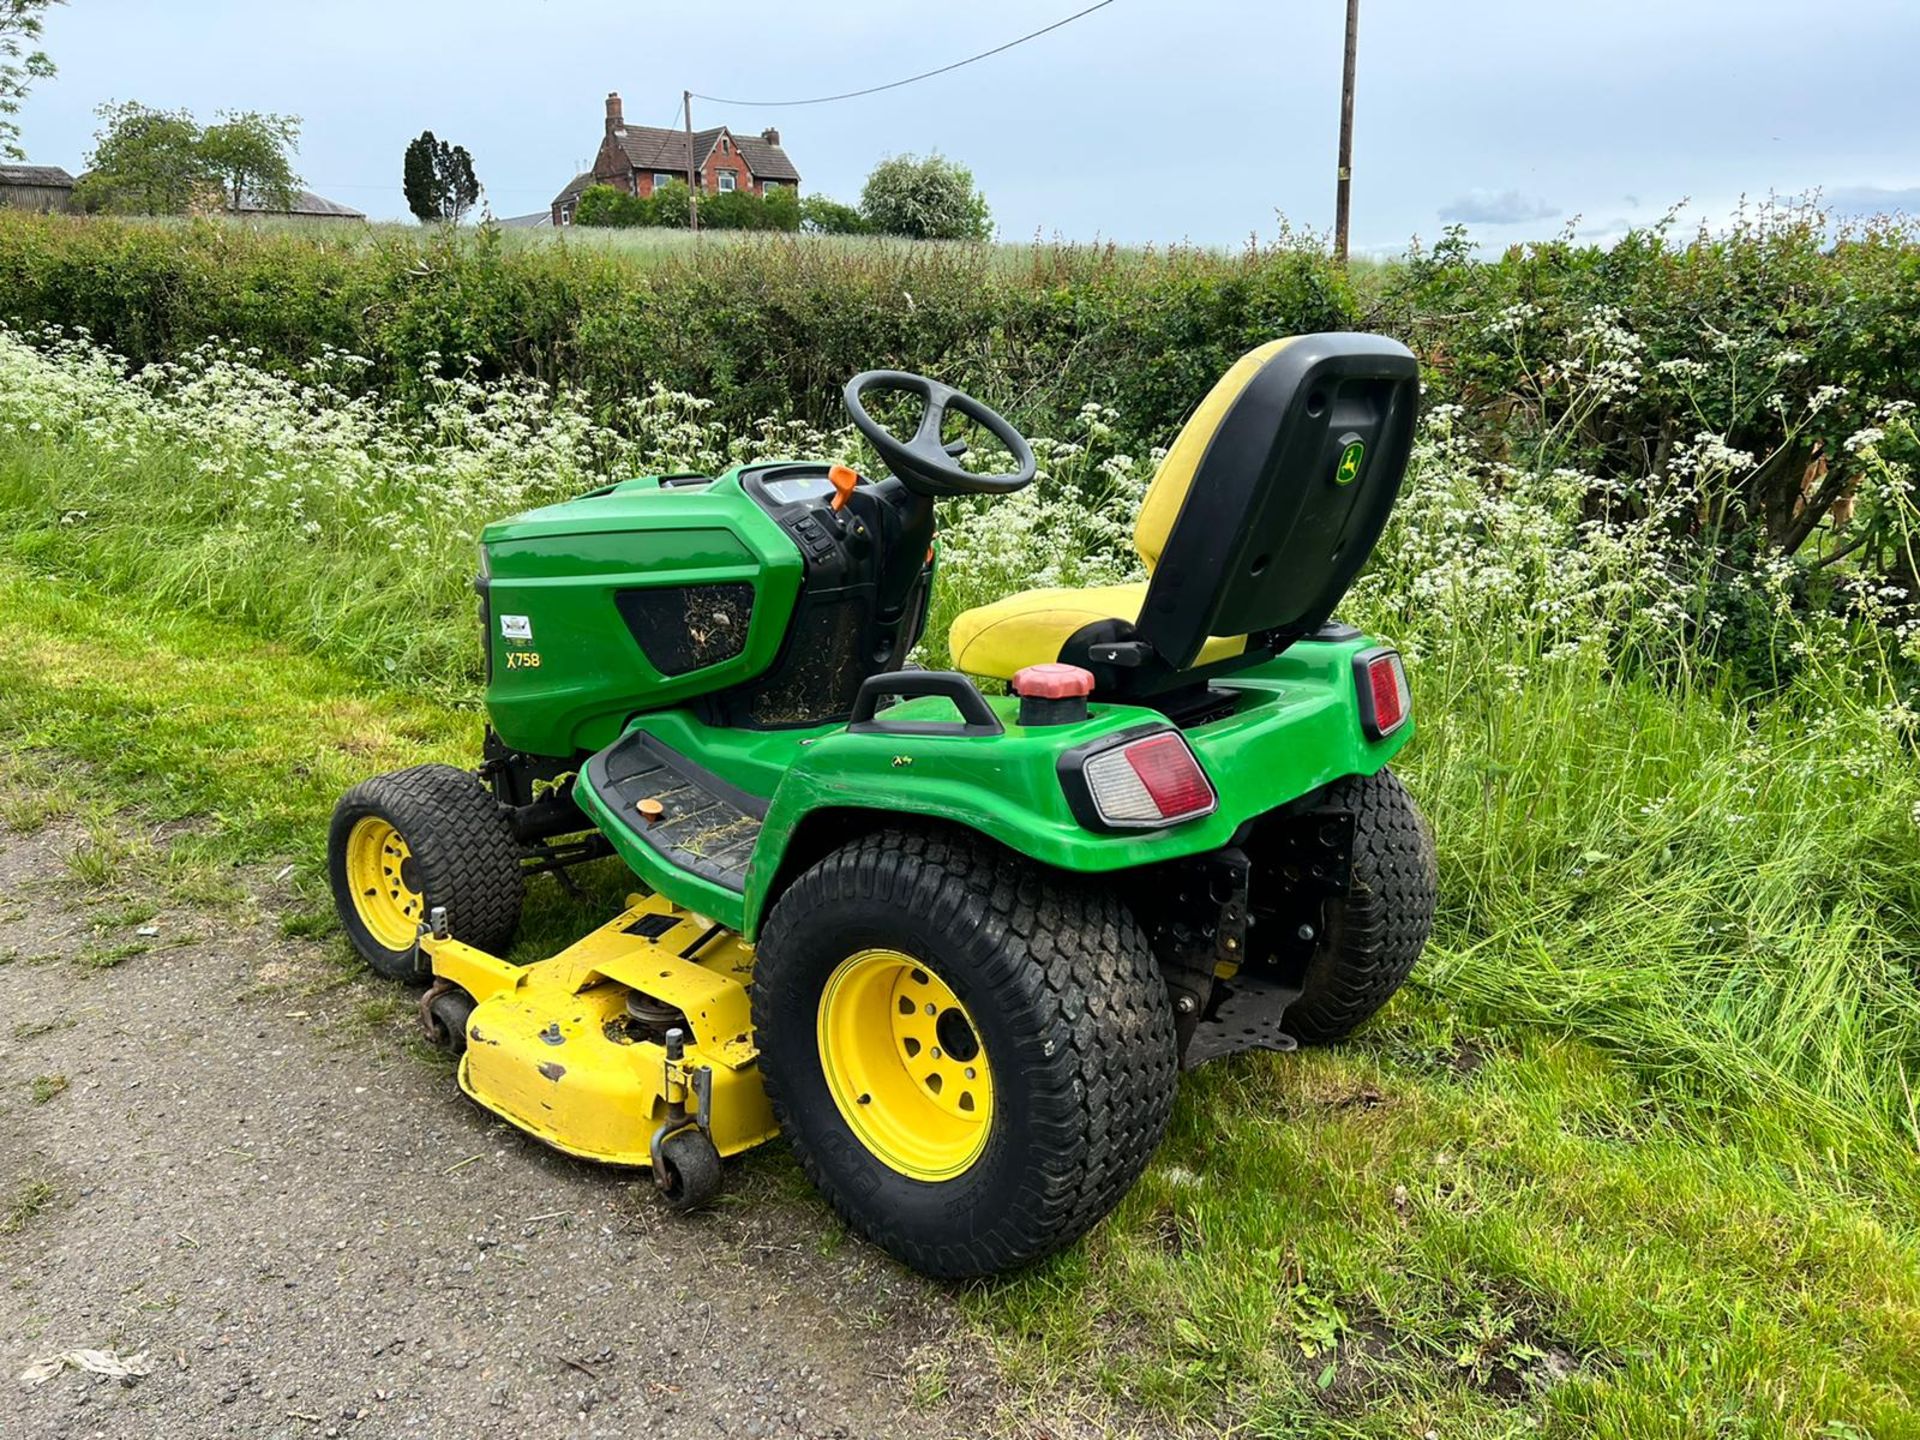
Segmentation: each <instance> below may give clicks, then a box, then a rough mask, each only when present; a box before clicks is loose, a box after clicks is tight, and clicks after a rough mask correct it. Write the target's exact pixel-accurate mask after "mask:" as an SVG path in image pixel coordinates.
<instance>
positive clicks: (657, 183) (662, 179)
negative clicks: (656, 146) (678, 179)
mask: <svg viewBox="0 0 1920 1440" xmlns="http://www.w3.org/2000/svg"><path fill="white" fill-rule="evenodd" d="M672 183H673V176H671V175H669V174H668V173H667V172H666V171H664V170H656V171H654V172H653V188H654V189H656V190H658V189H659V188H660V187H661V186H662V185H671V184H672Z"/></svg>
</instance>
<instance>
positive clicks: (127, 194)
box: [74, 100, 219, 215]
mask: <svg viewBox="0 0 1920 1440" xmlns="http://www.w3.org/2000/svg"><path fill="white" fill-rule="evenodd" d="M93 113H94V114H96V115H98V116H99V117H100V119H101V120H102V122H104V123H102V125H101V127H100V128H99V129H98V130H96V131H94V134H93V152H92V153H91V154H90V155H88V156H87V174H86V176H85V178H84V179H82V180H81V182H80V184H79V185H78V186H76V187H75V191H74V198H75V199H76V200H77V201H79V202H80V204H82V205H83V206H84V207H85V208H87V209H89V210H112V211H117V212H120V213H122V214H134V215H178V214H180V213H181V212H182V211H184V210H186V209H187V208H188V207H189V206H190V205H192V204H193V203H194V201H195V200H196V199H197V198H199V197H200V196H202V195H203V194H204V193H205V191H206V190H207V188H208V186H209V185H211V184H217V183H218V179H219V177H218V176H216V175H215V174H214V172H213V171H212V170H211V169H210V168H209V167H208V164H207V157H206V155H205V154H204V153H203V152H202V150H201V148H200V127H199V126H198V125H197V124H195V123H194V119H193V116H192V115H190V114H189V113H188V112H187V111H185V110H155V109H153V108H151V107H149V106H146V105H142V104H141V103H140V102H139V101H137V100H128V101H125V102H123V103H116V102H114V101H112V100H109V101H108V102H107V103H106V104H104V105H102V106H100V107H99V108H98V109H96V110H95V111H94V112H93Z"/></svg>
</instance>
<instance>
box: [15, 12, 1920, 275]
mask: <svg viewBox="0 0 1920 1440" xmlns="http://www.w3.org/2000/svg"><path fill="white" fill-rule="evenodd" d="M1080 3H1084V0H1024V3H1017V0H972V3H970V4H967V5H952V4H931V3H929V4H903V3H900V0H837V3H833V4H819V3H814V4H807V3H796V0H784V3H776V0H731V3H728V4H724V5H698V4H687V3H684V0H681V3H675V4H664V5H663V4H656V3H650V0H384V3H373V0H306V3H301V4H286V3H283V0H166V3H161V0H73V3H72V4H71V5H70V6H69V7H68V8H66V9H63V10H56V11H54V12H53V13H52V15H51V17H50V18H49V20H48V24H47V37H46V43H47V48H48V49H49V50H50V51H51V52H52V55H53V58H54V60H55V62H56V63H57V64H58V65H59V66H60V72H61V73H60V75H59V78H58V79H56V80H53V81H51V82H49V83H46V84H44V85H42V86H41V87H40V89H39V90H38V92H37V93H36V94H35V95H34V97H33V98H32V99H31V100H30V101H29V102H28V104H27V107H26V110H25V112H24V114H23V115H22V117H21V119H22V120H23V122H24V127H25V135H24V140H25V143H26V145H27V148H28V151H29V154H30V155H31V157H32V158H33V159H34V160H36V161H39V162H42V163H50V164H61V165H65V166H67V167H68V168H69V169H71V170H74V171H76V172H77V171H78V170H79V169H80V166H81V162H82V159H83V157H84V155H85V153H86V150H87V148H88V144H89V137H90V135H91V133H92V130H93V127H94V123H95V122H94V120H93V117H92V114H91V111H92V108H93V106H94V105H96V104H97V103H99V102H100V101H102V100H106V99H121V100H126V99H137V100H141V101H144V102H145V103H147V104H151V105H161V106H187V107H189V108H191V109H193V110H194V111H195V112H196V113H198V114H199V115H200V116H201V118H203V119H209V118H211V116H212V112H213V111H214V110H216V109H218V108H222V107H230V108H241V109H272V110H284V111H292V112H294V113H296V114H299V115H300V116H302V117H303V118H304V120H305V122H306V138H305V142H304V144H303V146H302V149H301V153H300V156H299V161H298V164H299V168H300V170H301V172H302V174H303V175H304V176H305V177H306V178H307V180H308V183H309V184H310V185H311V186H312V187H313V188H314V189H315V190H317V191H319V192H320V193H321V194H324V195H328V196H331V197H332V198H334V199H337V200H342V201H345V202H347V203H349V204H351V205H354V206H356V207H358V208H360V209H362V210H365V211H367V212H368V213H370V214H372V215H374V216H376V217H397V216H401V215H404V213H405V206H404V204H403V202H402V200H401V196H400V185H399V177H400V156H401V151H402V149H403V148H404V146H405V144H406V142H407V140H408V139H409V138H411V137H412V136H413V135H415V134H417V133H419V131H420V130H422V129H423V128H431V129H432V130H433V131H434V132H435V133H436V134H438V135H440V136H442V137H443V138H447V139H451V140H454V141H456V142H458V143H461V144H464V145H466V146H467V148H468V149H469V150H471V151H472V152H473V156H474V161H475V166H476V169H477V170H478V172H479V175H480V178H481V180H482V181H483V182H484V183H485V184H486V186H487V190H488V199H489V201H490V203H491V204H492V206H493V208H494V210H495V212H496V213H498V214H501V215H515V214H521V213H524V212H527V211H533V210H540V209H544V208H545V206H546V204H547V202H548V200H549V199H550V198H551V197H552V195H553V194H554V192H555V191H556V190H558V189H559V188H560V186H561V185H562V184H564V183H565V182H566V181H567V180H568V179H569V178H570V177H571V176H572V174H573V173H574V170H575V167H576V164H577V163H578V162H579V161H581V160H583V159H585V158H586V157H588V156H589V155H590V154H591V153H592V151H593V148H594V146H595V145H596V144H597V142H598V137H599V134H600V126H601V114H602V109H601V103H602V98H603V96H604V95H605V93H606V92H607V91H608V90H610V89H617V90H619V91H620V92H621V93H622V94H623V95H624V97H625V99H626V113H627V118H628V120H629V121H630V122H631V123H635V124H664V123H667V122H668V121H669V120H670V119H673V120H676V121H677V107H678V100H679V94H680V90H681V88H682V87H683V86H691V88H693V89H694V90H697V91H702V90H703V91H706V92H709V93H712V94H722V95H736V96H745V97H753V98H760V97H764V98H770V99H780V98H785V97H789V96H800V95H812V94H820V93H824V92H832V91H839V90H845V89H850V88H856V87H858V86H861V85H865V84H875V83H879V82H882V81H886V80H892V79H896V78H898V77H899V76H901V75H903V74H907V73H911V72H913V71H916V70H921V69H926V68H929V67H931V66H933V65H938V64H943V63H946V62H947V61H950V60H954V59H958V58H960V57H961V56H963V55H966V54H969V53H971V52H972V51H974V50H979V49H984V48H986V47H987V46H989V45H993V44H997V43H999V42H1001V41H1003V40H1006V39H1009V38H1011V37H1013V36H1014V35H1017V34H1019V33H1021V32H1023V31H1025V30H1029V29H1032V28H1034V27H1036V26H1037V25H1039V24H1042V23H1045V22H1046V21H1048V20H1052V19H1056V18H1058V17H1059V16H1061V15H1064V14H1066V13H1069V12H1071V11H1072V10H1075V9H1077V8H1079V4H1080ZM1342 15H1343V6H1342V3H1341V0H1268V3H1233V0H1117V3H1115V4H1113V5H1111V6H1109V7H1108V8H1107V9H1105V10H1102V11H1099V12H1097V13H1095V14H1094V15H1091V16H1088V17H1087V18H1086V19H1084V20H1081V21H1079V22H1077V23H1076V24H1074V25H1071V26H1069V27H1067V28H1066V29H1064V30H1061V31H1058V32H1056V33H1054V34H1052V35H1048V36H1046V37H1043V38H1042V39H1040V40H1037V41H1034V42H1032V43H1031V44H1029V45H1026V46H1022V47H1021V48H1019V49H1017V50H1014V51H1011V52H1009V53H1007V54H1004V55H1001V56H997V57H995V58H994V59H991V60H987V61H984V62H982V63H981V64H979V65H977V66H972V67H969V68H968V69H965V70H961V71H959V72H956V73H954V74H952V75H946V76H941V77H939V78H936V79H934V80H930V81H926V82H923V83H921V84H918V85H914V86H910V87H908V88H906V89H903V90H897V91H892V92H889V93H887V94H883V95H876V96H872V97H869V98H866V99H861V100H853V101H847V102H844V103H840V104H835V105H825V106H814V107H806V108H800V109H789V110H760V109H751V110H750V109H721V108H719V107H716V106H711V105H700V104H698V103H697V102H696V108H695V112H694V121H695V123H696V124H697V125H710V124H714V123H726V124H729V125H732V126H733V127H734V128H736V129H739V130H747V131H758V130H759V129H761V128H762V127H763V126H765V125H768V124H773V125H778V126H779V127H780V129H781V131H782V135H783V139H784V142H785V144H786V148H787V149H788V151H789V153H790V154H791V155H792V157H793V159H794V161H795V163H796V165H797V166H798V167H799V170H800V173H801V175H802V177H803V181H802V188H803V190H807V191H824V192H826V193H828V194H832V195H835V196H838V197H840V198H842V199H848V200H852V199H855V198H857V195H858V191H859V187H860V182H861V180H862V178H863V177H864V176H865V174H866V172H867V170H868V168H869V167H870V166H871V165H872V163H873V162H874V161H875V160H876V159H878V158H879V157H880V156H881V155H883V154H886V153H888V152H893V151H905V150H914V151H926V150H931V149H935V148H937V149H940V150H942V151H944V152H946V153H947V154H949V155H952V156H954V157H955V158H957V159H959V160H962V161H964V162H965V163H967V164H968V165H970V166H972V167H973V170H974V173H975V175H976V177H977V178H978V180H979V181H980V183H981V185H982V187H983V188H984V189H985V190H986V192H987V197H988V199H989V201H990V202H991V203H992V206H993V210H994V214H995V217H996V218H997V219H998V221H999V222H1000V227H1001V235H1002V238H1004V239H1014V240H1018V239H1025V238H1027V237H1030V236H1032V235H1033V234H1035V233H1036V232H1039V233H1041V234H1043V235H1048V236H1051V235H1052V234H1054V233H1056V232H1058V233H1059V234H1062V235H1064V236H1067V237H1069V238H1072V239H1091V238H1094V237H1096V236H1098V237H1104V238H1112V239H1117V240H1120V241H1122V242H1128V243H1134V242H1144V241H1172V240H1179V239H1182V238H1186V239H1192V240H1196V241H1200V242H1204V243H1214V244H1231V243H1235V242H1237V241H1240V240H1242V239H1244V238H1245V237H1246V236H1247V235H1248V234H1249V233H1258V234H1260V235H1263V236H1268V235H1271V234H1272V233H1273V232H1274V230H1275V228H1276V220H1275V212H1276V211H1284V212H1285V213H1286V215H1287V216H1289V217H1290V218H1291V219H1292V220H1293V221H1295V222H1296V223H1298V224H1302V225H1306V226H1310V227H1313V228H1316V229H1324V228H1326V227H1327V226H1328V225H1329V224H1330V223H1331V218H1332V203H1333V164H1334V134H1335V121H1336V118H1337V108H1338V94H1339V48H1340V32H1341V22H1342ZM1916 56H1920V3H1915V0H1827V3H1821V4H1809V3H1805V0H1605V3H1602V0H1579V3H1564V0H1563V3H1549V0H1364V3H1363V5H1362V14H1361V51H1360V60H1361V65H1360V86H1359V104H1358V120H1357V125H1356V137H1357V138H1356V153H1355V181H1354V243H1355V245H1356V247H1358V248H1363V249H1365V248H1372V249H1397V248H1399V247H1400V246H1401V245H1403V244H1404V243H1405V241H1406V240H1407V238H1408V237H1409V236H1411V235H1414V234H1416V233H1417V234H1420V235H1422V236H1425V237H1428V238H1431V237H1432V236H1433V235H1434V234H1436V233H1437V232H1438V231H1439V229H1440V228H1441V227H1442V225H1443V224H1444V223H1446V221H1447V220H1449V219H1454V218H1458V219H1460V220H1463V221H1465V222H1468V223H1469V224H1470V225H1471V227H1472V229H1473V230H1474V232H1475V233H1476V234H1477V235H1479V236H1481V237H1482V238H1483V239H1485V240H1486V241H1487V242H1488V243H1490V244H1500V243H1504V242H1505V241H1508V240H1512V239H1519V238H1529V237H1534V236H1540V235H1546V234H1551V233H1553V232H1554V231H1557V230H1558V229H1560V228H1561V227H1562V226H1563V225H1565V224H1567V223H1568V222H1569V220H1570V219H1571V218H1572V217H1576V216H1578V217H1580V223H1581V225H1582V227H1583V228H1585V229H1587V230H1589V231H1590V232H1592V233H1606V232H1609V231H1612V230H1615V229H1617V228H1618V227H1619V226H1621V225H1622V224H1624V223H1626V222H1627V221H1629V220H1632V219H1646V218H1652V217H1655V216H1657V215H1659V214H1660V213H1661V212H1662V211H1664V210H1665V209H1666V208H1667V207H1668V206H1669V205H1671V204H1672V203H1673V202H1676V201H1678V200H1680V199H1682V198H1684V197H1691V199H1692V201H1693V213H1699V214H1704V215H1706V216H1709V217H1714V216H1718V215H1722V214H1724V213H1726V212H1727V211H1728V210H1730V209H1731V208H1732V206H1733V205H1734V204H1735V203H1736V202H1737V200H1738V198H1739V197H1740V196H1741V195H1742V194H1743V193H1744V194H1748V195H1753V196H1760V195H1764V194H1766V193H1767V192H1768V191H1769V190H1777V191H1781V192H1795V191H1801V190H1805V189H1809V188H1812V187H1816V186H1817V187H1822V188H1824V189H1825V190H1827V191H1828V193H1829V194H1830V195H1831V196H1833V197H1834V198H1836V199H1837V200H1838V201H1840V202H1841V204H1842V205H1843V206H1844V207H1845V208H1849V209H1855V210H1869V211H1870V210H1875V209H1879V208H1883V207H1884V206H1886V205H1889V204H1894V205H1904V206H1905V207H1906V208H1909V209H1912V210H1915V211H1920V84H1916V75H1915V71H1916V65H1917V64H1920V62H1917V61H1916V59H1915V57H1916Z"/></svg>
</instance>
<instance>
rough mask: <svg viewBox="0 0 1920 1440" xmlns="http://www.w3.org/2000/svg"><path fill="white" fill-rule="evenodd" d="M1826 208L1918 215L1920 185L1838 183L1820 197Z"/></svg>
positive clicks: (1857, 214)
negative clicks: (1890, 187)
mask: <svg viewBox="0 0 1920 1440" xmlns="http://www.w3.org/2000/svg"><path fill="white" fill-rule="evenodd" d="M1820 198H1821V199H1822V200H1824V201H1825V202H1826V206H1827V209H1828V211H1829V212H1831V213H1832V214H1834V215H1836V216H1841V217H1849V216H1851V217H1854V218H1858V219H1870V218H1871V217H1873V216H1875V215H1893V214H1907V215H1920V185H1915V186H1910V187H1908V188H1907V189H1905V190H1888V189H1884V188H1882V187H1881V186H1878V185H1839V186H1835V187H1834V188H1833V189H1831V190H1828V191H1827V192H1825V194H1823V195H1822V196H1821V197H1820Z"/></svg>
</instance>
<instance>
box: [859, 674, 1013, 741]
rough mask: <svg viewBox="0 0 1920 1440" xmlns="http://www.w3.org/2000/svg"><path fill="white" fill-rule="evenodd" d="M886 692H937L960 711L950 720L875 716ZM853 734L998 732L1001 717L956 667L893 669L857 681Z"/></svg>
mask: <svg viewBox="0 0 1920 1440" xmlns="http://www.w3.org/2000/svg"><path fill="white" fill-rule="evenodd" d="M889 695H898V696H899V697H900V698H901V699H903V700H912V699H917V698H919V697H920V696H925V695H937V696H940V697H941V698H942V699H946V700H951V701H952V702H953V704H954V708H955V709H957V710H958V711H959V712H960V717H961V718H960V719H959V720H958V721H952V720H896V721H886V720H880V719H876V718H875V714H876V712H877V711H878V710H879V708H880V702H881V701H882V700H883V699H885V698H886V697H887V696H889ZM847 731H848V733H849V734H853V735H999V734H1002V733H1004V727H1003V726H1002V725H1001V724H1000V717H999V716H998V715H996V714H994V713H993V707H992V706H991V705H989V704H987V697H986V696H984V695H982V694H981V693H980V690H979V687H977V686H976V685H975V684H974V683H973V681H971V680H969V679H968V678H967V677H966V676H965V675H962V674H961V673H960V672H959V671H958V670H893V671H889V672H888V673H886V674H884V675H870V676H868V677H867V678H866V679H865V680H864V681H862V682H861V684H860V693H859V694H858V695H856V696H854V699H853V715H852V717H851V718H850V719H849V720H848V721H847Z"/></svg>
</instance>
